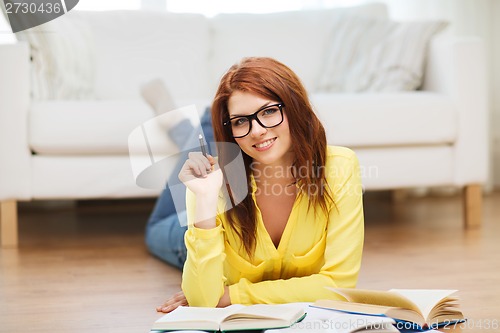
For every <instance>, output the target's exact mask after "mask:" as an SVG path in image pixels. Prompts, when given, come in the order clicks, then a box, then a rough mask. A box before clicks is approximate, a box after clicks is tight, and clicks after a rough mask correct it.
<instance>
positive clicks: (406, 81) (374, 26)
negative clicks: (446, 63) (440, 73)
mask: <svg viewBox="0 0 500 333" xmlns="http://www.w3.org/2000/svg"><path fill="white" fill-rule="evenodd" d="M446 25H447V23H445V22H442V21H414V22H395V21H391V20H386V19H373V18H365V17H342V18H340V19H338V20H337V21H336V22H335V26H334V28H333V31H334V32H333V34H332V36H331V39H330V40H329V44H330V45H329V49H328V51H327V57H326V59H327V60H326V62H325V66H324V68H323V69H324V70H323V72H322V75H321V77H320V83H319V90H321V91H328V92H366V91H387V92H390V91H404V90H415V89H417V88H419V87H420V86H421V85H422V81H423V75H424V64H425V55H426V54H427V45H428V43H429V40H430V39H431V37H432V36H433V35H434V34H436V33H437V32H439V31H440V30H442V29H443V28H444V27H446Z"/></svg>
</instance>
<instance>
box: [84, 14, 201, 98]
mask: <svg viewBox="0 0 500 333" xmlns="http://www.w3.org/2000/svg"><path fill="white" fill-rule="evenodd" d="M75 14H77V15H78V16H79V17H82V18H83V19H84V20H85V21H86V22H88V24H89V25H90V26H91V29H92V35H93V39H94V44H95V49H96V51H95V52H96V82H95V94H96V96H97V98H101V99H121V98H126V99H134V98H139V97H140V94H139V86H140V85H141V84H143V83H146V82H148V81H150V80H151V79H154V78H161V79H163V81H164V82H165V84H166V85H167V87H168V89H169V91H170V92H171V93H172V95H173V96H175V98H176V99H182V98H188V99H193V98H207V97H209V89H208V86H209V83H208V70H207V59H208V56H209V45H210V34H209V24H208V19H207V18H206V17H204V16H203V15H199V14H177V13H165V12H148V11H104V12H84V11H77V12H75Z"/></svg>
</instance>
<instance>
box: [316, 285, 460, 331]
mask: <svg viewBox="0 0 500 333" xmlns="http://www.w3.org/2000/svg"><path fill="white" fill-rule="evenodd" d="M328 289H330V290H332V291H334V292H335V293H337V294H339V295H341V296H343V297H344V298H345V299H346V300H347V301H334V300H318V301H316V302H315V303H314V306H317V307H320V308H327V309H333V310H340V311H344V312H349V313H357V314H369V315H378V316H387V317H390V318H394V319H396V320H400V321H405V322H410V323H413V324H415V325H417V327H416V328H435V327H441V326H446V325H448V324H452V323H456V322H461V321H464V316H463V314H462V312H461V311H460V310H459V308H458V298H457V297H454V296H452V294H453V293H455V292H456V290H432V289H431V290H429V289H391V290H389V291H379V290H363V289H344V288H328ZM397 326H398V327H399V326H401V325H397ZM400 328H409V327H400Z"/></svg>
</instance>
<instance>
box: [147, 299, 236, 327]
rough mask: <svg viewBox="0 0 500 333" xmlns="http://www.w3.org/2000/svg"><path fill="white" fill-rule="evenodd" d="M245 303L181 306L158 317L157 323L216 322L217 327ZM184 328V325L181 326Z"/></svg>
mask: <svg viewBox="0 0 500 333" xmlns="http://www.w3.org/2000/svg"><path fill="white" fill-rule="evenodd" d="M241 308H244V306H243V305H239V304H233V305H230V306H228V307H226V308H203V307H189V306H179V307H178V308H177V309H175V310H174V311H172V312H170V313H167V314H166V315H164V316H163V317H161V318H160V319H158V320H157V321H156V322H155V324H157V325H158V327H159V326H160V325H161V323H170V324H174V323H179V324H183V323H191V324H193V323H196V322H198V323H202V322H207V323H216V324H217V328H218V327H219V324H220V323H221V322H222V321H223V320H224V319H225V318H226V317H227V316H230V315H231V314H233V313H234V312H237V311H238V310H240V309H241ZM179 328H182V327H179Z"/></svg>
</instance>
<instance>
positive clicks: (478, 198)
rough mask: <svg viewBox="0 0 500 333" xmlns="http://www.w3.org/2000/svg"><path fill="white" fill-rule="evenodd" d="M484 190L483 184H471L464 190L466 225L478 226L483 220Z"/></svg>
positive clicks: (467, 226)
mask: <svg viewBox="0 0 500 333" xmlns="http://www.w3.org/2000/svg"><path fill="white" fill-rule="evenodd" d="M482 200H483V192H482V190H481V185H478V184H470V185H467V186H465V188H464V190H463V207H464V226H465V228H467V229H468V228H478V227H480V226H481V220H482Z"/></svg>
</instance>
